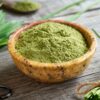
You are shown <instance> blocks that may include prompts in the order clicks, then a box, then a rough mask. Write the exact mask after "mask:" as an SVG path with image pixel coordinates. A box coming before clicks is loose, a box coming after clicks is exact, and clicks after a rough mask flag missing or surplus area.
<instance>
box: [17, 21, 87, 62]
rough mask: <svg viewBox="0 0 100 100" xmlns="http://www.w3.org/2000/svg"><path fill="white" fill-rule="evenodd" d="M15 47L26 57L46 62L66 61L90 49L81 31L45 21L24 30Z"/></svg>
mask: <svg viewBox="0 0 100 100" xmlns="http://www.w3.org/2000/svg"><path fill="white" fill-rule="evenodd" d="M15 48H16V49H17V51H18V52H19V53H20V54H21V55H23V56H24V57H26V58H28V59H31V60H34V61H39V62H45V63H60V62H66V61H69V60H72V59H75V58H78V57H80V56H82V55H83V54H84V53H86V51H87V50H88V47H87V43H86V41H85V39H84V37H83V36H82V34H81V33H80V32H79V31H77V30H76V29H74V28H72V27H70V26H67V25H64V24H60V23H56V22H45V23H42V24H39V25H36V26H34V27H32V28H30V29H27V30H26V31H24V32H22V33H21V35H20V36H19V38H18V40H17V41H16V46H15Z"/></svg>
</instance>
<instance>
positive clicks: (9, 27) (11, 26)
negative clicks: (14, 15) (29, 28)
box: [0, 21, 21, 38]
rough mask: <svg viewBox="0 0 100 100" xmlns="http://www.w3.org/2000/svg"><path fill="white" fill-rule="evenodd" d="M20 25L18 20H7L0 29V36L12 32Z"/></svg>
mask: <svg viewBox="0 0 100 100" xmlns="http://www.w3.org/2000/svg"><path fill="white" fill-rule="evenodd" d="M20 26H21V23H20V22H17V21H12V22H8V23H7V24H6V25H4V26H2V28H1V29H0V38H2V37H4V36H6V37H8V36H9V35H10V34H11V33H12V32H14V31H15V30H16V29H17V28H19V27H20Z"/></svg>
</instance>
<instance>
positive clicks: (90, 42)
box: [8, 20, 96, 65]
mask: <svg viewBox="0 0 100 100" xmlns="http://www.w3.org/2000/svg"><path fill="white" fill-rule="evenodd" d="M44 22H57V23H62V24H65V25H69V26H71V27H73V28H75V29H76V30H78V31H80V32H81V33H82V35H83V36H84V38H85V39H86V41H87V44H88V47H89V49H88V51H87V52H86V53H85V54H84V55H83V56H82V57H79V58H76V59H74V60H71V61H67V62H65V63H70V62H75V61H78V60H79V59H80V58H81V59H82V58H83V59H85V58H84V56H86V57H89V56H90V55H91V54H92V53H93V52H94V51H95V45H96V40H95V36H94V35H93V33H92V31H91V30H89V29H88V28H87V27H84V26H81V25H78V24H76V23H71V22H65V21H62V20H44V21H39V22H34V23H31V24H29V25H26V26H24V27H22V28H21V29H19V30H17V31H16V32H15V33H14V34H13V35H12V36H11V38H10V39H9V44H10V45H12V46H11V48H12V49H13V51H16V52H17V50H16V49H15V44H16V41H17V39H18V37H19V36H20V34H21V33H22V32H23V31H25V30H27V29H29V28H31V27H33V26H35V25H38V24H41V23H44ZM9 44H8V46H9ZM9 48H10V47H9ZM10 51H11V50H10ZM17 56H19V55H17ZM21 58H23V59H25V58H24V57H21ZM30 62H34V61H30ZM42 64H43V63H41V65H42ZM63 64H64V63H63ZM50 65H51V64H50Z"/></svg>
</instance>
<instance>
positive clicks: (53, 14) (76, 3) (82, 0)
mask: <svg viewBox="0 0 100 100" xmlns="http://www.w3.org/2000/svg"><path fill="white" fill-rule="evenodd" d="M84 1H85V0H79V1H77V2H73V3H71V4H69V5H67V6H64V7H63V8H61V9H59V10H57V11H54V12H52V13H50V14H48V15H46V16H44V17H42V18H41V20H43V19H49V18H52V17H53V16H55V15H56V14H59V13H61V12H62V11H64V10H67V9H68V8H71V7H73V6H75V5H79V4H81V3H82V2H84Z"/></svg>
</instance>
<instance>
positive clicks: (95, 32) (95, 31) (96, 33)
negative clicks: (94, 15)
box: [92, 28, 100, 38]
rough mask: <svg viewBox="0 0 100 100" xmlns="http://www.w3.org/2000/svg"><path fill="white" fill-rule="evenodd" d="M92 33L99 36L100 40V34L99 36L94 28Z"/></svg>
mask: <svg viewBox="0 0 100 100" xmlns="http://www.w3.org/2000/svg"><path fill="white" fill-rule="evenodd" d="M92 31H93V32H94V33H95V34H96V36H97V37H98V38H100V34H99V33H98V32H97V31H96V30H95V29H93V28H92Z"/></svg>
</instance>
